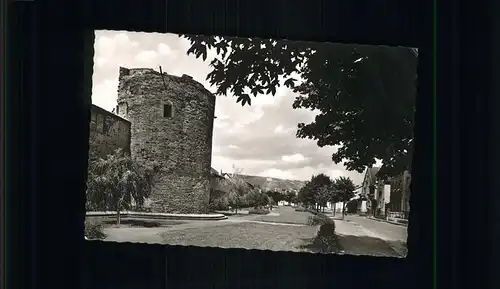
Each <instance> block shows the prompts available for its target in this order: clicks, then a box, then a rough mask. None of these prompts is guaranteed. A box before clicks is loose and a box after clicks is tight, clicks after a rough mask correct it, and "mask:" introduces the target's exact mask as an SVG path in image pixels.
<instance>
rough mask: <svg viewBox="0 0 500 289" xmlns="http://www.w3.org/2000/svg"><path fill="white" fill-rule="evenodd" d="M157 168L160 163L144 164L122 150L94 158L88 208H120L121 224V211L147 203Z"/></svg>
mask: <svg viewBox="0 0 500 289" xmlns="http://www.w3.org/2000/svg"><path fill="white" fill-rule="evenodd" d="M157 169H158V165H157V164H156V163H151V164H148V165H145V164H140V163H138V162H136V161H134V160H133V159H132V158H131V157H130V156H128V155H127V154H125V153H124V152H123V151H121V150H117V151H116V152H115V154H112V155H108V156H107V157H106V158H98V159H96V160H93V161H91V162H90V163H89V170H88V180H87V202H86V207H87V210H90V211H92V210H105V211H116V213H117V223H118V224H119V223H120V212H121V211H123V210H130V209H131V208H134V207H135V208H141V207H142V206H143V205H144V201H145V200H146V198H148V197H149V195H150V194H151V188H152V186H153V179H154V174H155V172H156V170H157Z"/></svg>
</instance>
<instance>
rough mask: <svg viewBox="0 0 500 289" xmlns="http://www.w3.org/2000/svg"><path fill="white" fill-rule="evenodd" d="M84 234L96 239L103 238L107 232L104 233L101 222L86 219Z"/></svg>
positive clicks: (88, 237)
mask: <svg viewBox="0 0 500 289" xmlns="http://www.w3.org/2000/svg"><path fill="white" fill-rule="evenodd" d="M84 235H85V237H87V239H94V240H96V239H97V240H102V239H104V238H106V234H104V232H103V230H102V226H101V224H99V223H96V222H91V221H89V220H85V232H84Z"/></svg>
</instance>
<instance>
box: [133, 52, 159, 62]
mask: <svg viewBox="0 0 500 289" xmlns="http://www.w3.org/2000/svg"><path fill="white" fill-rule="evenodd" d="M157 57H158V53H157V52H156V51H153V50H145V51H141V52H139V53H138V54H137V55H136V56H135V58H134V61H135V62H137V63H142V64H144V65H145V66H149V65H151V64H152V63H153V62H154V61H155V60H156V58H157Z"/></svg>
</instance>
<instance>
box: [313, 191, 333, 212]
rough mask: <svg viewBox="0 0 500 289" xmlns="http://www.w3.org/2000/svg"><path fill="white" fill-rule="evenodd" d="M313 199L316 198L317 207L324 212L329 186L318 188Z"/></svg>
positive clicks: (328, 198) (328, 197)
mask: <svg viewBox="0 0 500 289" xmlns="http://www.w3.org/2000/svg"><path fill="white" fill-rule="evenodd" d="M315 198H316V203H317V204H318V205H319V207H320V208H323V211H324V208H325V206H326V203H327V202H328V201H329V200H330V193H329V186H327V185H325V186H322V187H320V188H319V189H318V192H317V193H316V195H315Z"/></svg>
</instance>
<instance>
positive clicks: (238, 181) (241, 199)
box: [226, 166, 250, 213]
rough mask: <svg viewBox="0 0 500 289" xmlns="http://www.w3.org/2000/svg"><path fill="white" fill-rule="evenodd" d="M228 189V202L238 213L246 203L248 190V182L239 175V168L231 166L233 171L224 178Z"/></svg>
mask: <svg viewBox="0 0 500 289" xmlns="http://www.w3.org/2000/svg"><path fill="white" fill-rule="evenodd" d="M226 182H227V187H228V189H229V194H228V204H229V206H231V208H232V209H234V210H235V211H236V213H238V209H239V208H241V207H242V206H243V205H244V204H245V203H246V196H245V195H246V194H247V193H248V192H249V191H250V187H249V185H248V183H247V182H246V181H245V180H244V179H243V178H242V177H241V170H238V169H237V168H236V167H234V166H233V173H232V174H230V175H229V177H228V178H227V179H226Z"/></svg>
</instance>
